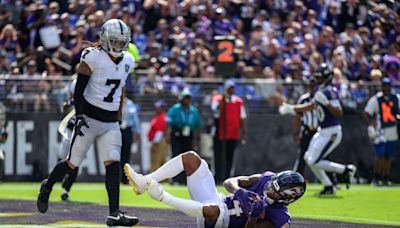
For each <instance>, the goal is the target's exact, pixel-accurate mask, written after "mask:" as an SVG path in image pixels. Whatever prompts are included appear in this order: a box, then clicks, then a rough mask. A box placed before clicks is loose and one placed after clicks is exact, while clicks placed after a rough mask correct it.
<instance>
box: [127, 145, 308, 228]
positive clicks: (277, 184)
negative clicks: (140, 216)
mask: <svg viewBox="0 0 400 228" xmlns="http://www.w3.org/2000/svg"><path fill="white" fill-rule="evenodd" d="M124 170H125V174H126V176H127V177H128V179H129V182H130V184H131V185H132V187H133V189H134V191H135V192H136V193H137V194H142V193H144V192H145V191H147V192H148V194H149V195H150V196H151V197H152V198H153V199H155V200H158V201H161V202H163V203H165V204H167V205H169V206H171V207H173V208H176V209H177V210H179V211H181V212H183V213H185V214H187V215H189V216H192V217H196V218H197V225H198V227H222V228H225V227H256V226H257V227H288V226H289V224H290V222H291V217H290V214H289V212H288V208H287V205H288V204H290V203H292V202H294V201H296V200H297V199H299V198H300V197H301V196H302V195H303V194H304V192H305V190H306V184H305V182H304V178H303V176H301V174H299V173H297V172H293V171H283V172H280V173H273V172H269V171H267V172H264V173H262V174H254V175H251V176H239V177H232V178H229V179H227V180H225V181H224V187H225V188H226V189H227V190H228V191H229V192H230V193H232V194H230V195H228V196H224V195H223V194H221V193H218V192H217V188H216V186H215V180H214V177H213V175H212V173H211V171H210V170H209V168H208V165H207V163H206V162H205V161H204V160H203V159H201V158H200V157H199V156H198V155H197V154H196V152H193V151H189V152H186V153H183V154H180V155H178V156H176V157H174V158H172V159H171V160H169V161H168V162H167V163H165V164H164V165H163V166H161V167H160V168H159V169H157V170H156V171H154V172H153V173H150V174H148V175H146V176H144V175H141V174H137V173H136V172H135V171H134V170H133V169H132V168H131V166H129V164H125V166H124ZM183 171H184V172H185V174H186V176H187V187H188V190H189V193H190V197H191V200H187V199H182V198H178V197H175V196H173V195H171V194H169V193H168V192H166V191H165V190H164V189H163V187H162V186H161V185H160V184H159V182H160V181H163V180H165V179H168V178H172V177H174V176H176V175H178V174H179V173H181V172H183Z"/></svg>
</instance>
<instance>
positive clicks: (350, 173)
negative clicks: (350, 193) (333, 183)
mask: <svg viewBox="0 0 400 228" xmlns="http://www.w3.org/2000/svg"><path fill="white" fill-rule="evenodd" d="M356 171H357V168H356V167H355V166H354V165H347V166H346V169H345V170H344V173H343V178H344V182H345V183H346V189H349V188H350V184H351V179H352V178H353V177H354V174H355V173H356Z"/></svg>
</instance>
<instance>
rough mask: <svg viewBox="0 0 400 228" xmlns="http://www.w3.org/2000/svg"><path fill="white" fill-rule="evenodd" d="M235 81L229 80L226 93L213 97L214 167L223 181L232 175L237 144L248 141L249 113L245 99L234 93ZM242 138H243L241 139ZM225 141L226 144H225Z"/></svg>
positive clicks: (219, 179)
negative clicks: (247, 122)
mask: <svg viewBox="0 0 400 228" xmlns="http://www.w3.org/2000/svg"><path fill="white" fill-rule="evenodd" d="M235 87H236V85H235V82H234V81H233V80H227V81H226V82H225V85H224V90H225V91H224V93H223V94H222V95H216V96H214V97H213V98H212V103H211V109H212V111H213V113H214V116H215V117H218V118H215V129H216V131H215V135H214V145H213V149H214V167H215V180H216V181H217V183H221V182H222V181H224V180H225V179H227V178H228V177H229V176H230V175H232V173H231V172H232V170H233V169H234V168H235V167H233V159H234V157H235V149H236V146H237V144H238V143H239V142H240V143H241V144H246V142H247V126H246V122H245V121H246V119H247V113H246V109H245V107H244V104H243V100H242V99H241V98H240V97H238V96H236V95H234V93H235ZM240 139H241V140H240ZM223 143H225V145H223Z"/></svg>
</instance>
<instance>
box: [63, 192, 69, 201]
mask: <svg viewBox="0 0 400 228" xmlns="http://www.w3.org/2000/svg"><path fill="white" fill-rule="evenodd" d="M61 200H62V201H68V200H69V195H68V192H63V194H61Z"/></svg>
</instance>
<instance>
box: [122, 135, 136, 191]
mask: <svg viewBox="0 0 400 228" xmlns="http://www.w3.org/2000/svg"><path fill="white" fill-rule="evenodd" d="M121 134H122V146H121V164H122V165H121V170H120V173H121V182H122V183H124V184H127V183H128V180H127V178H126V177H125V175H123V173H124V172H123V164H125V163H129V159H130V154H131V146H132V142H133V134H132V128H131V127H127V128H126V129H121Z"/></svg>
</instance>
